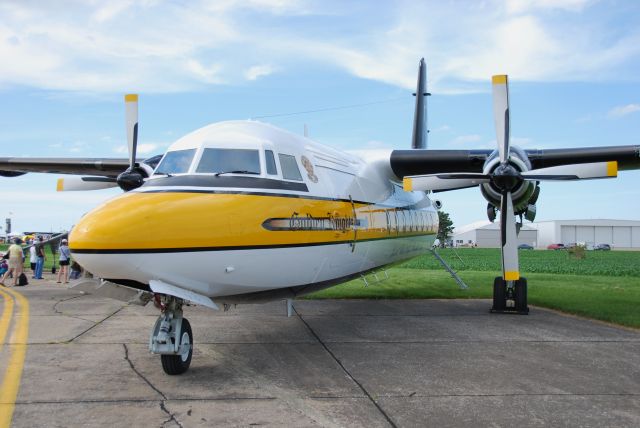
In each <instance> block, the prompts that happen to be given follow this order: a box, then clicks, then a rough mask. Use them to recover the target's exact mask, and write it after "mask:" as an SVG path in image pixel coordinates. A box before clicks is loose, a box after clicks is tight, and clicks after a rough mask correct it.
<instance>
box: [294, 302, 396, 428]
mask: <svg viewBox="0 0 640 428" xmlns="http://www.w3.org/2000/svg"><path fill="white" fill-rule="evenodd" d="M293 312H295V314H296V315H297V316H298V318H299V319H300V321H302V323H303V324H304V325H305V326H307V329H308V330H309V332H310V333H311V334H312V335H313V336H314V337H315V338H316V340H317V341H318V343H320V345H322V347H323V348H324V350H325V351H326V352H327V353H328V354H329V355H330V356H331V358H333V360H334V361H335V362H336V363H337V364H338V365H339V366H340V368H341V369H342V371H344V373H345V374H346V375H347V376H348V377H349V379H351V380H352V381H353V383H355V384H356V385H358V387H359V388H360V390H361V391H362V392H363V393H364V395H365V396H366V397H367V398H368V399H369V401H371V403H372V404H373V405H374V406H375V407H376V409H378V411H379V412H380V414H381V415H382V416H384V418H385V419H386V420H387V422H388V423H389V425H391V426H392V427H393V428H398V425H396V423H395V422H394V421H393V420H392V419H391V417H390V416H389V415H388V414H387V413H386V412H385V411H384V409H382V407H381V406H380V404H378V402H377V401H376V400H375V399H374V398H373V397H372V396H371V394H369V391H367V390H366V389H365V387H364V386H363V385H362V384H361V383H360V382H358V380H357V379H356V378H355V377H353V375H352V374H351V373H349V370H347V368H346V367H345V366H344V364H342V361H340V360H339V359H338V357H336V355H335V354H334V353H333V352H332V351H331V350H330V349H329V347H328V346H327V345H326V344H325V343H324V342H323V341H322V339H320V336H318V334H317V333H316V332H315V331H314V330H313V329H312V328H311V326H310V325H309V324H308V323H307V321H305V319H304V318H303V317H302V315H300V314H299V313H298V311H297V310H296V308H295V307H294V308H293Z"/></svg>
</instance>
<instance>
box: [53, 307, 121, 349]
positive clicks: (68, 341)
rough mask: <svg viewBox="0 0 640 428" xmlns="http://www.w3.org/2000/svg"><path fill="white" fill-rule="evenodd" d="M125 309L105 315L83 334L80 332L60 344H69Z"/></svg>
mask: <svg viewBox="0 0 640 428" xmlns="http://www.w3.org/2000/svg"><path fill="white" fill-rule="evenodd" d="M124 308H125V306H123V307H121V308H118V309H117V310H116V311H115V312H113V313H112V314H110V315H107V316H106V317H105V318H103V319H101V320H100V321H98V322H96V323H94V324H93V325H92V326H91V327H89V328H88V329H86V330H84V331H83V332H81V333H80V334H78V335H76V336H75V337H73V338H71V339H70V340H67V341H66V342H62V343H71V342H73V341H74V340H76V339H77V338H79V337H80V336H82V335H84V334H85V333H88V332H89V331H91V330H93V329H94V328H96V327H97V326H99V325H100V324H102V323H103V322H105V321H106V320H108V319H109V318H111V317H112V316H114V315H115V314H117V313H118V312H120V311H121V310H123V309H124Z"/></svg>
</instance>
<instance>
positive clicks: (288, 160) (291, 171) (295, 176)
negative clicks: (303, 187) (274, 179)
mask: <svg viewBox="0 0 640 428" xmlns="http://www.w3.org/2000/svg"><path fill="white" fill-rule="evenodd" d="M278 158H279V159H280V168H282V178H284V179H285V180H295V181H302V175H300V169H298V164H297V162H296V158H295V157H293V156H291V155H283V154H282V153H278Z"/></svg>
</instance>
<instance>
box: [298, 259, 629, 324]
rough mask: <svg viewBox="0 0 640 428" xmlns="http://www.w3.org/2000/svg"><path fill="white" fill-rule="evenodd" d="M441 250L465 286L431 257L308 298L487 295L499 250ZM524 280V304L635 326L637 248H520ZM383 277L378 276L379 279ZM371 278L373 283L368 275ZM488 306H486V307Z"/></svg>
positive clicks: (486, 296) (496, 264)
mask: <svg viewBox="0 0 640 428" xmlns="http://www.w3.org/2000/svg"><path fill="white" fill-rule="evenodd" d="M457 253H458V254H459V255H460V258H461V259H462V260H463V262H461V261H460V260H458V259H457V257H456V256H455V253H454V252H453V250H441V251H440V254H441V255H442V256H443V257H444V258H445V260H447V262H449V263H450V264H451V265H452V266H454V268H455V269H456V270H458V274H459V275H460V277H461V278H462V279H463V280H464V281H465V282H466V283H467V285H469V289H467V290H460V289H459V287H458V285H457V284H456V283H455V281H454V280H453V279H452V278H451V276H449V273H448V272H446V271H444V270H443V268H442V266H440V264H439V263H438V261H437V260H436V259H435V258H434V257H433V256H432V255H431V254H425V255H422V256H420V257H416V258H415V259H412V260H410V261H408V262H406V263H404V264H402V265H400V266H399V267H396V268H392V269H389V271H388V273H389V279H387V280H384V281H382V282H379V283H377V284H371V285H370V286H369V287H365V286H364V282H363V281H362V280H354V281H350V282H347V283H345V284H341V285H338V286H335V287H332V288H329V289H326V290H323V291H319V292H317V293H314V294H311V295H309V296H308V298H311V299H355V298H373V299H477V298H486V299H490V298H491V296H492V286H493V279H494V277H495V276H498V275H499V272H500V270H501V268H500V250H499V249H480V248H468V249H460V250H457ZM520 259H521V260H520V261H521V272H522V275H523V276H525V277H526V278H527V280H528V284H529V303H531V304H533V305H538V306H543V307H547V308H551V309H557V310H560V311H563V312H567V313H571V314H576V315H581V316H585V317H589V318H594V319H599V320H602V321H607V322H612V323H616V324H620V325H625V326H629V327H635V328H640V252H633V251H629V252H622V251H607V252H594V251H590V252H587V258H586V259H582V260H579V259H574V258H572V257H571V256H570V255H569V254H567V252H566V251H520ZM382 276H384V275H379V277H382ZM367 279H368V280H370V282H373V281H374V278H373V276H372V275H368V276H367ZM487 310H488V307H487Z"/></svg>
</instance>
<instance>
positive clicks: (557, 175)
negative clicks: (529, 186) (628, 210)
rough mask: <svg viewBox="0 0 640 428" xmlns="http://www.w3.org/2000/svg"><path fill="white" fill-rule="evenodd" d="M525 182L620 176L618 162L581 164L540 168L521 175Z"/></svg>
mask: <svg viewBox="0 0 640 428" xmlns="http://www.w3.org/2000/svg"><path fill="white" fill-rule="evenodd" d="M521 176H522V178H524V179H525V180H589V179H596V178H613V177H617V176H618V162H616V161H612V162H596V163H580V164H573V165H561V166H552V167H549V168H539V169H534V170H531V171H527V172H526V173H524V174H521Z"/></svg>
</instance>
